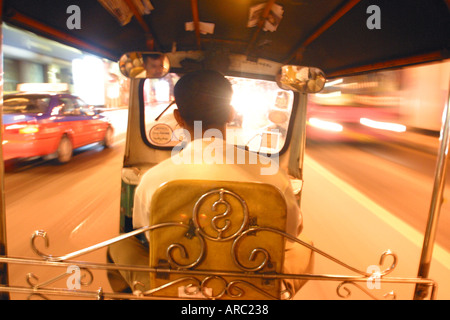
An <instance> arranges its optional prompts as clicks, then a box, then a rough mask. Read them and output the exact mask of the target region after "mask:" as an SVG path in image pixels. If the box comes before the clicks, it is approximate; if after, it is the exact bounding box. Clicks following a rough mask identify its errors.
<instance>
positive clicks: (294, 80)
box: [277, 65, 326, 93]
mask: <svg viewBox="0 0 450 320" xmlns="http://www.w3.org/2000/svg"><path fill="white" fill-rule="evenodd" d="M325 80H326V78H325V74H324V73H323V71H322V70H320V69H318V68H313V67H302V66H294V65H286V66H282V67H281V70H280V71H279V73H278V74H277V83H278V86H279V87H280V88H281V89H284V90H293V91H298V92H303V93H316V92H319V91H320V90H322V89H323V87H324V86H325Z"/></svg>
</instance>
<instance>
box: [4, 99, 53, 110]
mask: <svg viewBox="0 0 450 320" xmlns="http://www.w3.org/2000/svg"><path fill="white" fill-rule="evenodd" d="M49 102H50V98H49V97H44V96H42V95H36V96H14V97H5V99H4V101H3V113H44V112H46V111H47V108H48V104H49Z"/></svg>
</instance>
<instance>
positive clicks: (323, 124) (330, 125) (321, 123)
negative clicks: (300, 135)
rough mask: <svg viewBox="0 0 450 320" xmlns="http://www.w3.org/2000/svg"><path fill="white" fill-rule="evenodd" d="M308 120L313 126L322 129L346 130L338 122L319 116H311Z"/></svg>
mask: <svg viewBox="0 0 450 320" xmlns="http://www.w3.org/2000/svg"><path fill="white" fill-rule="evenodd" d="M308 122H309V124H310V125H311V126H313V127H315V128H318V129H322V130H327V131H334V132H341V131H342V130H344V127H343V126H342V125H340V124H339V123H336V122H331V121H325V120H321V119H317V118H309V120H308Z"/></svg>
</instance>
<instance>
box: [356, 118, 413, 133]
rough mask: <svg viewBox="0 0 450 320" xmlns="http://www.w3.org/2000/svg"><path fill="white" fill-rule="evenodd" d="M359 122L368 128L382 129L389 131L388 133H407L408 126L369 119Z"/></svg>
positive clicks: (362, 119)
mask: <svg viewBox="0 0 450 320" xmlns="http://www.w3.org/2000/svg"><path fill="white" fill-rule="evenodd" d="M359 122H360V123H361V124H362V125H365V126H367V127H371V128H374V129H380V130H388V131H394V132H405V131H406V126H404V125H402V124H398V123H390V122H381V121H375V120H371V119H368V118H361V119H359Z"/></svg>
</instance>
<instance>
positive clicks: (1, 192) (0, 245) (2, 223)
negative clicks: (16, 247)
mask: <svg viewBox="0 0 450 320" xmlns="http://www.w3.org/2000/svg"><path fill="white" fill-rule="evenodd" d="M2 8H3V1H2V0H0V128H3V28H2V25H3V12H2ZM0 141H1V142H3V130H0ZM4 176H5V164H4V162H3V144H0V256H6V253H7V247H6V209H5V184H4V183H5V181H4ZM0 285H8V265H7V264H6V263H0ZM7 299H9V293H6V292H5V293H0V300H7Z"/></svg>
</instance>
